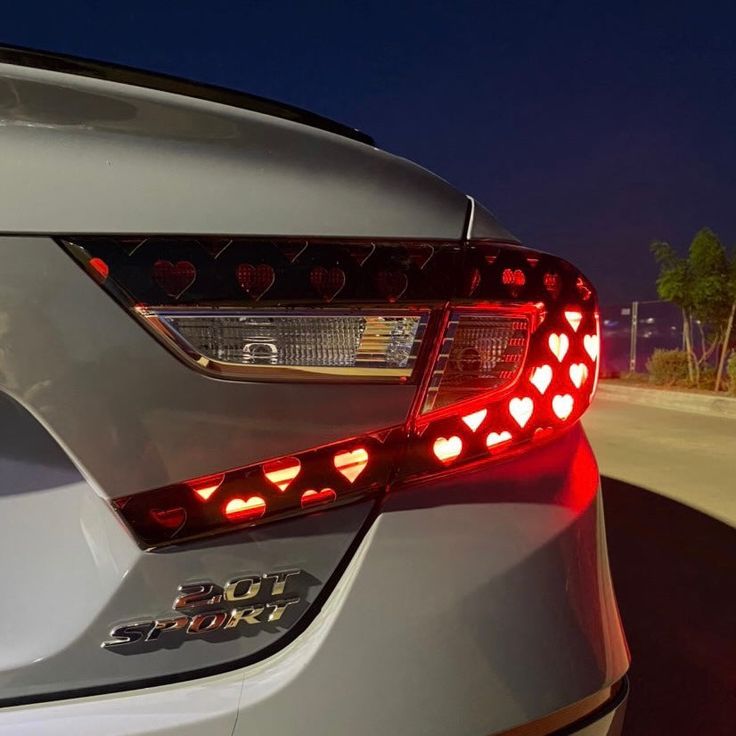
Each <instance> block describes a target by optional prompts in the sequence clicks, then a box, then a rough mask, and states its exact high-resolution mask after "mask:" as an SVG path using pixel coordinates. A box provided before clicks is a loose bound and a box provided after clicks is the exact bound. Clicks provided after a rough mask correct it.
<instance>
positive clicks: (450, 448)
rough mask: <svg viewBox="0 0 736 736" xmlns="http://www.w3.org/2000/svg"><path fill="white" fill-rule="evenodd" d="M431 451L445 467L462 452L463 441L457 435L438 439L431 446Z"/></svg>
mask: <svg viewBox="0 0 736 736" xmlns="http://www.w3.org/2000/svg"><path fill="white" fill-rule="evenodd" d="M432 451H433V452H434V454H435V457H436V458H437V459H438V460H439V461H440V462H441V463H444V464H445V465H447V464H449V463H451V462H452V461H453V460H454V459H455V458H456V457H457V456H458V455H459V454H460V453H461V452H462V451H463V441H462V440H461V439H460V438H459V437H458V436H457V435H453V436H452V437H438V438H437V439H436V440H435V441H434V444H433V445H432Z"/></svg>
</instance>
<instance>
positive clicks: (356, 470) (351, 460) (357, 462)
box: [333, 447, 368, 483]
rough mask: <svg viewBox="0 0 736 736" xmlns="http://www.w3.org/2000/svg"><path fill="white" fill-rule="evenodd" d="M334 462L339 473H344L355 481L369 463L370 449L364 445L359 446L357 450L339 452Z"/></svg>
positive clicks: (350, 479)
mask: <svg viewBox="0 0 736 736" xmlns="http://www.w3.org/2000/svg"><path fill="white" fill-rule="evenodd" d="M333 462H334V464H335V468H336V469H337V471H338V472H339V473H342V474H343V475H344V476H345V477H346V478H347V479H348V480H349V481H350V482H351V483H355V479H356V478H357V477H358V476H359V475H360V474H361V473H362V472H363V471H364V470H365V466H366V465H368V451H367V450H366V449H365V448H364V447H358V448H357V449H355V450H348V451H346V452H338V453H337V455H335V457H334V458H333Z"/></svg>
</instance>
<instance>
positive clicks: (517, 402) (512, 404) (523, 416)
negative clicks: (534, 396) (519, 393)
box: [509, 396, 534, 427]
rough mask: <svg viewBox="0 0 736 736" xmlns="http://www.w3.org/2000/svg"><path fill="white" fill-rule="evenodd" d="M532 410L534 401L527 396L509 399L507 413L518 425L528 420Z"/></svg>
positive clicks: (522, 424) (521, 425)
mask: <svg viewBox="0 0 736 736" xmlns="http://www.w3.org/2000/svg"><path fill="white" fill-rule="evenodd" d="M533 411H534V402H533V401H532V400H531V399H530V398H529V397H528V396H525V397H524V398H523V399H519V398H513V399H511V401H509V414H511V416H512V417H513V418H514V421H515V422H516V423H517V424H518V425H519V426H520V427H523V426H524V425H525V424H526V423H527V422H528V421H529V419H530V418H531V416H532V412H533Z"/></svg>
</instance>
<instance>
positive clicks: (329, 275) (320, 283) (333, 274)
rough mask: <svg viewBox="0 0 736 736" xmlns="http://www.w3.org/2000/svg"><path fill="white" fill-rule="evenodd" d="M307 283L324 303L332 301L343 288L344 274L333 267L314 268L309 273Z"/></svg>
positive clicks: (339, 269)
mask: <svg viewBox="0 0 736 736" xmlns="http://www.w3.org/2000/svg"><path fill="white" fill-rule="evenodd" d="M309 283H310V284H311V285H312V288H313V289H314V290H315V291H316V292H317V293H318V294H319V295H320V296H321V297H322V298H323V299H324V300H325V301H326V302H329V301H332V300H333V299H334V298H335V297H336V296H337V295H338V294H339V293H340V292H341V291H342V290H343V288H344V287H345V272H344V271H343V270H342V269H341V268H338V267H337V266H333V267H332V268H329V269H327V268H325V267H324V266H315V267H314V268H313V269H312V270H311V271H310V272H309Z"/></svg>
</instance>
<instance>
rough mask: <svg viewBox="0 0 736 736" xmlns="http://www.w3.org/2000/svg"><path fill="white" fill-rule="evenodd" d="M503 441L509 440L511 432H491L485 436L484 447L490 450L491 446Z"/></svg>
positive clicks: (500, 443)
mask: <svg viewBox="0 0 736 736" xmlns="http://www.w3.org/2000/svg"><path fill="white" fill-rule="evenodd" d="M505 442H511V432H506V431H503V432H491V433H490V434H489V435H488V437H486V447H487V448H488V449H489V450H490V449H491V448H492V447H496V446H497V445H502V444H504V443H505Z"/></svg>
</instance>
